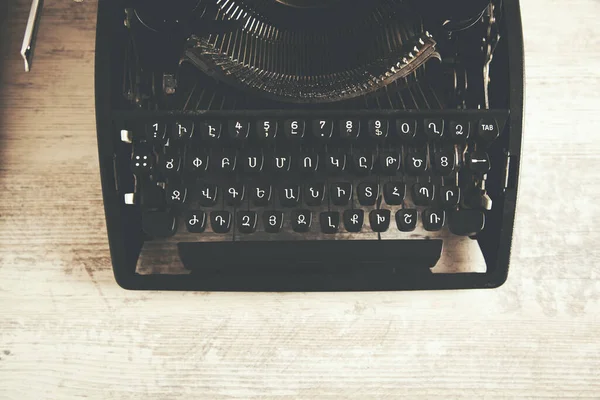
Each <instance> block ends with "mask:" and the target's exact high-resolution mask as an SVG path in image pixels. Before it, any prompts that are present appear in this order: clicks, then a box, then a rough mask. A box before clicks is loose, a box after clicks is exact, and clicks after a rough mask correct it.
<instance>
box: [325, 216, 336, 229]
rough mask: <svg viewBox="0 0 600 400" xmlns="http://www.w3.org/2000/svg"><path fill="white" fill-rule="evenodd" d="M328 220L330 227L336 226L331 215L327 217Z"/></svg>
mask: <svg viewBox="0 0 600 400" xmlns="http://www.w3.org/2000/svg"><path fill="white" fill-rule="evenodd" d="M327 220H328V221H329V227H330V228H335V227H336V226H335V225H334V224H333V220H332V219H331V217H327Z"/></svg>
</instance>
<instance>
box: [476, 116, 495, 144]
mask: <svg viewBox="0 0 600 400" xmlns="http://www.w3.org/2000/svg"><path fill="white" fill-rule="evenodd" d="M477 134H478V135H479V137H480V138H481V139H483V141H484V142H486V143H488V144H489V143H492V142H493V141H494V140H496V139H498V136H500V128H499V127H498V121H496V119H494V118H484V119H481V120H479V123H478V124H477Z"/></svg>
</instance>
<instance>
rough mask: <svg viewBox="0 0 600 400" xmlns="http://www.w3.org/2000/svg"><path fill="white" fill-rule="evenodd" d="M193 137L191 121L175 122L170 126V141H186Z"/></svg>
mask: <svg viewBox="0 0 600 400" xmlns="http://www.w3.org/2000/svg"><path fill="white" fill-rule="evenodd" d="M193 135H194V123H193V122H192V121H177V122H175V123H174V124H173V125H171V135H170V137H171V139H172V140H175V141H177V140H188V139H189V138H191V137H192V136H193Z"/></svg>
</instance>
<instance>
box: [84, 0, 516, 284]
mask: <svg viewBox="0 0 600 400" xmlns="http://www.w3.org/2000/svg"><path fill="white" fill-rule="evenodd" d="M119 3H120V2H119V1H109V0H101V1H100V2H99V9H98V27H97V42H96V77H95V78H96V119H97V135H98V146H99V158H100V173H101V178H102V189H103V197H104V206H105V213H106V223H107V230H108V238H109V243H110V251H111V257H112V263H113V269H114V274H115V278H116V280H117V282H118V284H119V285H120V286H122V287H123V288H126V289H134V290H211V291H226V290H235V291H341V290H343V291H355V290H360V291H371V290H416V289H460V288H493V287H498V286H500V285H502V284H503V283H504V282H505V281H506V279H507V274H508V267H509V261H510V253H511V242H512V236H513V225H514V218H515V208H516V200H517V186H518V176H519V165H520V159H521V136H522V128H523V106H524V104H523V98H524V79H523V77H524V66H523V61H524V57H523V39H522V27H521V17H520V7H519V1H518V0H504V2H503V8H504V10H503V12H504V16H505V18H506V24H507V25H506V31H507V33H508V35H507V36H506V40H507V41H508V52H509V54H508V57H509V85H510V94H509V117H508V122H507V124H506V127H505V132H508V133H507V134H504V135H503V136H502V139H501V141H502V143H501V146H497V151H496V152H495V154H490V155H491V157H492V158H494V159H496V160H500V161H501V162H503V160H506V158H507V157H509V158H510V163H509V166H510V167H509V170H508V178H507V182H508V185H507V187H506V188H504V187H502V188H497V191H500V192H502V194H501V196H500V197H497V198H496V199H495V200H494V208H493V209H492V211H491V212H490V213H489V214H488V216H487V218H488V221H487V227H488V228H486V229H485V230H484V232H483V233H482V234H480V235H479V236H478V237H477V240H478V243H479V246H480V247H481V249H482V252H483V255H484V258H485V260H486V264H487V273H483V274H479V273H466V274H432V273H431V272H430V267H432V265H431V262H432V261H431V260H427V261H423V259H422V258H418V257H412V256H411V254H412V253H413V252H415V254H416V252H423V251H427V249H429V250H431V247H427V246H428V245H433V246H434V247H433V249H434V251H435V249H436V246H437V245H438V244H437V243H433V242H435V241H432V243H429V244H426V245H425V247H422V246H421V245H418V246H416V248H415V246H411V245H410V244H408V245H402V244H401V243H399V244H398V245H399V246H400V247H399V248H398V249H399V250H401V251H403V252H404V253H403V256H402V257H403V259H404V264H406V265H402V268H399V271H400V272H398V271H396V270H395V269H394V272H393V275H390V273H389V271H388V272H382V273H378V272H377V271H376V269H373V270H372V272H369V273H365V272H364V270H362V271H361V270H357V272H356V273H352V274H345V275H343V276H342V275H336V270H335V268H334V269H332V268H319V267H318V266H319V264H321V265H323V266H333V265H337V264H339V257H338V256H337V255H334V254H333V253H332V252H329V251H327V247H326V246H328V243H327V242H317V243H316V244H315V245H314V247H313V248H312V249H311V248H310V243H305V244H303V245H302V246H299V247H298V249H297V251H298V252H301V253H307V252H313V253H314V254H318V255H319V257H320V258H318V260H321V261H320V263H319V262H317V263H315V261H316V259H311V260H308V261H309V262H311V263H312V264H311V265H312V266H314V267H315V268H309V269H306V270H303V269H302V268H291V269H288V268H282V271H281V272H278V273H273V271H272V270H265V271H263V272H260V273H255V274H250V273H247V272H243V269H242V270H240V269H236V268H232V269H230V270H229V269H226V270H224V271H221V272H215V271H211V270H207V271H204V272H199V271H197V272H192V274H190V275H184V276H171V275H151V276H142V275H139V274H137V273H136V262H137V260H138V257H139V254H140V250H141V247H142V244H143V241H144V235H143V232H142V229H141V216H140V211H139V209H136V208H134V207H130V206H126V205H125V204H124V203H123V201H122V197H121V196H120V194H119V193H118V192H117V189H116V180H118V179H120V177H119V174H120V171H119V170H118V168H117V167H116V166H117V165H118V160H119V158H120V157H122V156H123V155H122V154H119V152H120V150H119V147H118V145H119V141H118V140H119V138H118V135H117V134H116V132H118V126H119V123H120V121H123V119H124V118H126V119H128V120H136V119H140V120H143V119H144V118H145V117H147V114H148V113H147V112H142V111H124V110H119V109H117V108H116V107H114V106H113V105H114V104H117V98H118V96H119V95H120V93H118V92H119V88H115V84H114V81H113V79H112V75H113V74H118V73H121V72H120V69H122V67H121V65H120V64H119V57H121V55H120V54H118V52H117V51H116V50H115V46H114V45H113V44H114V43H117V42H118V41H119V40H122V38H121V37H120V35H121V33H120V30H119V27H122V25H123V20H122V16H121V14H120V13H119V10H122V6H123V5H122V4H119ZM121 29H122V28H121ZM435 112H436V111H429V112H427V115H431V114H432V113H435ZM243 113H254V114H256V113H255V112H253V111H240V112H237V114H235V115H239V114H243ZM362 113H364V114H368V115H373V114H375V115H386V116H388V115H389V116H402V115H410V116H415V115H419V114H420V113H422V112H419V111H382V112H376V113H373V112H369V111H364V112H362ZM449 113H450V114H451V115H454V114H464V115H468V114H469V113H470V111H456V110H455V111H444V112H440V115H446V114H449ZM230 114H231V112H228V114H227V115H230ZM283 114H284V111H271V115H274V116H278V115H283ZM296 114H298V113H296ZM313 114H314V112H311V115H313ZM332 114H335V113H332V112H329V113H328V115H332ZM177 115H185V116H188V117H190V118H194V117H198V116H209V115H210V116H213V117H214V116H217V117H218V116H219V112H218V111H207V112H187V113H171V112H161V113H154V114H153V116H158V117H160V116H163V117H172V116H177ZM359 115H360V113H359ZM502 180H503V178H502V177H499V176H498V177H495V181H497V182H501V181H502ZM381 243H382V242H379V241H372V242H362V243H360V246H362V247H361V249H362V251H364V252H366V253H373V254H376V253H378V252H380V251H381ZM396 243H398V242H396ZM228 245H229V247H228V248H227V249H229V250H231V249H233V248H234V247H232V246H236V245H239V246H240V247H239V249H240V251H239V252H236V255H233V256H230V257H229V258H228V260H229V263H230V264H232V265H233V264H236V261H237V263H238V264H240V265H244V266H247V265H248V264H254V265H258V264H261V263H262V262H266V261H267V260H265V259H262V260H261V259H260V257H259V255H258V254H257V250H256V249H254V250H253V249H252V243H236V242H232V243H229V244H228ZM264 245H265V243H263V244H261V246H264ZM204 246H211V244H205V245H204ZM335 246H336V253H337V254H339V253H344V252H346V253H348V254H349V255H350V256H349V257H348V259H347V260H346V261H347V262H349V263H350V264H347V265H348V267H349V268H350V269H351V268H353V267H355V265H354V266H353V265H352V257H351V256H352V254H354V253H353V248H354V249H355V246H357V243H356V242H354V241H347V242H341V241H340V242H336V243H335ZM275 247H276V246H274V248H275ZM411 247H412V248H411ZM227 249H225V250H224V251H228V250H227ZM386 249H387V251H388V254H387V255H385V256H384V257H383V258H380V259H378V260H374V262H375V264H376V265H382V264H389V263H393V262H394V261H393V258H397V257H391V256H390V254H389V250H390V249H389V245H387V247H386ZM179 251H180V255H181V257H182V258H184V259H186V258H187V259H193V260H195V262H202V263H204V264H210V263H211V262H212V260H210V259H207V258H206V254H207V253H202V252H199V250H198V249H195V250H194V249H189V248H187V247H186V245H185V244H181V245H180V247H179ZM215 251H221V250H215ZM281 251H282V252H283V251H284V250H281ZM285 251H286V252H289V251H292V252H293V251H294V246H293V245H292V246H290V245H287V246H286V247H285ZM208 254H211V253H210V252H209V253H208ZM282 254H283V253H281V252H280V253H276V254H275V256H274V257H271V259H272V260H275V261H274V262H280V260H281V256H282ZM285 254H289V253H285ZM413 255H414V254H413ZM203 257H204V258H203ZM249 257H250V258H249ZM251 257H258V258H255V261H254V262H249V261H248V260H249V259H252V258H251ZM289 259H290V260H294V259H295V256H294V254H290V255H289ZM360 262H364V260H359V261H358V263H360ZM433 262H435V261H433ZM386 271H387V270H386ZM391 278H393V279H391Z"/></svg>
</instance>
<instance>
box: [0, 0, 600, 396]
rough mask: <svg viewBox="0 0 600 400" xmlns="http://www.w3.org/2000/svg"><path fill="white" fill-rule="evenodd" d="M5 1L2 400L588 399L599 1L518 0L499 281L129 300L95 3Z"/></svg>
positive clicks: (593, 330)
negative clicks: (518, 91)
mask: <svg viewBox="0 0 600 400" xmlns="http://www.w3.org/2000/svg"><path fill="white" fill-rule="evenodd" d="M28 3H29V2H28V1H26V0H8V1H4V2H0V57H1V58H0V60H1V61H0V62H1V64H2V65H1V68H0V315H1V318H0V398H9V399H30V398H31V399H39V398H82V397H87V398H99V399H106V398H114V399H119V398H143V399H164V398H186V399H188V398H202V399H216V398H240V399H248V398H299V397H304V398H332V399H339V398H355V399H365V398H399V397H401V396H406V397H408V398H460V397H463V398H479V397H489V398H515V397H523V398H525V397H527V398H530V397H556V398H572V397H589V398H598V397H600V378H599V376H600V373H599V372H598V371H599V370H600V340H599V337H600V321H599V317H598V316H599V314H600V283H599V279H600V251H599V250H598V241H599V239H600V235H599V230H600V228H599V224H600V222H599V221H600V206H598V204H597V203H596V201H598V199H599V198H600V184H599V183H598V178H597V177H598V171H599V170H600V157H599V156H598V153H599V152H600V139H599V137H598V136H597V135H598V127H599V126H600V24H598V23H597V20H598V18H599V17H600V2H598V1H597V0H571V1H548V0H524V1H523V4H522V8H523V17H524V23H525V40H526V51H527V113H526V115H527V122H526V136H525V143H524V162H523V170H522V180H521V190H520V201H519V206H518V217H517V223H516V232H515V242H514V248H513V257H512V271H511V273H510V277H509V280H508V282H507V284H506V285H505V286H503V287H502V288H500V289H498V290H493V291H459V292H415V293H369V294H356V293H348V294H204V293H149V292H146V293H133V292H126V291H123V290H121V289H120V288H119V287H117V286H116V284H115V283H114V279H113V277H112V272H111V268H110V260H109V254H108V248H107V240H106V232H105V225H104V215H103V210H102V200H101V191H100V182H99V173H98V161H97V154H96V152H97V148H96V139H95V121H94V97H93V66H94V63H93V56H94V34H95V9H96V2H94V1H88V0H84V2H83V3H75V2H72V1H67V0H63V1H58V0H48V1H46V4H45V9H44V18H43V20H42V25H41V29H40V32H39V40H38V47H37V51H36V57H35V61H34V66H33V70H32V72H31V73H29V74H25V73H23V72H22V68H23V67H22V62H21V60H20V58H19V57H18V50H19V48H20V42H21V39H22V33H23V30H24V27H25V22H26V18H27V14H28V11H29V4H28Z"/></svg>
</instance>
